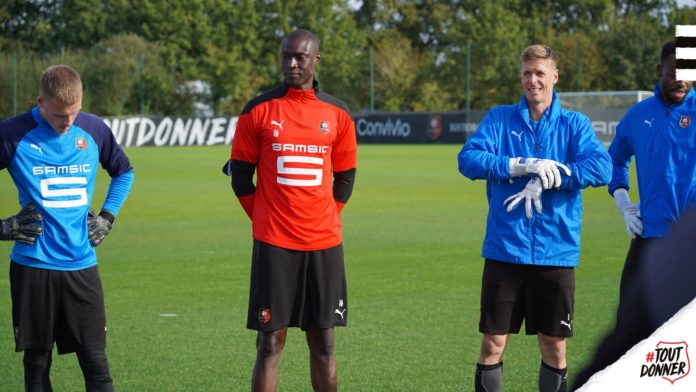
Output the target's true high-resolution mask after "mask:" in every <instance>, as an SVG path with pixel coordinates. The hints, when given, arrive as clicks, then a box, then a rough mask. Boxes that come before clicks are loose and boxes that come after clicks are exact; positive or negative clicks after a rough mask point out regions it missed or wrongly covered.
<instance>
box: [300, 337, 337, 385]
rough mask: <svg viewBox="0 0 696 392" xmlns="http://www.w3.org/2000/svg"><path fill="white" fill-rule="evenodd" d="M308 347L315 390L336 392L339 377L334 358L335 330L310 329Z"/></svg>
mask: <svg viewBox="0 0 696 392" xmlns="http://www.w3.org/2000/svg"><path fill="white" fill-rule="evenodd" d="M307 345H308V346H309V357H310V360H309V368H310V373H311V375H312V386H313V387H314V390H315V391H320V392H335V391H336V389H337V385H338V376H337V373H336V358H335V357H334V330H333V328H315V327H310V328H308V329H307Z"/></svg>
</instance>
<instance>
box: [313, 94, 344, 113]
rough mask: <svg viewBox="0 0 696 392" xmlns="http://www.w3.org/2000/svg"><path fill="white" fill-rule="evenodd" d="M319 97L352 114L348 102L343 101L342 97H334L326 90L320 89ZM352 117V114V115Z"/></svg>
mask: <svg viewBox="0 0 696 392" xmlns="http://www.w3.org/2000/svg"><path fill="white" fill-rule="evenodd" d="M316 96H317V99H318V100H320V101H322V102H326V103H328V104H329V105H333V106H336V107H337V108H339V109H341V110H343V111H344V112H346V113H348V115H349V116H350V108H349V107H348V104H346V103H345V102H343V101H341V100H340V99H338V98H336V97H334V96H333V95H329V94H327V93H325V92H324V91H318V92H317V93H316ZM351 117H352V116H351Z"/></svg>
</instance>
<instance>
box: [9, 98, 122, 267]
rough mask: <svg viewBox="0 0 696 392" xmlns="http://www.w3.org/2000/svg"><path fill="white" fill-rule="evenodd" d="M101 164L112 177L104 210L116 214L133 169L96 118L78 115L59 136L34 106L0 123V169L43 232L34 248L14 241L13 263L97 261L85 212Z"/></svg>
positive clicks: (59, 264)
mask: <svg viewBox="0 0 696 392" xmlns="http://www.w3.org/2000/svg"><path fill="white" fill-rule="evenodd" d="M100 164H101V166H102V167H103V168H104V169H106V171H107V172H108V173H109V175H110V176H111V177H112V180H111V184H110V186H109V191H108V193H107V196H106V200H105V202H104V206H103V209H104V210H107V211H109V212H111V213H112V214H113V215H114V216H116V215H118V212H119V209H120V208H121V206H122V205H123V202H124V201H125V199H126V197H127V195H128V193H129V191H130V188H131V185H132V183H133V169H132V168H131V165H130V162H129V160H128V158H127V157H126V155H125V153H124V152H123V150H122V149H121V147H120V146H119V145H118V143H117V142H116V139H115V138H114V135H113V133H112V132H111V129H109V127H108V126H107V125H106V124H105V123H104V122H103V121H102V120H101V119H99V118H98V117H96V116H94V115H91V114H88V113H79V114H78V115H77V117H76V118H75V122H74V123H73V125H72V126H71V127H70V128H69V129H68V130H67V131H66V132H65V133H64V134H62V135H58V134H56V133H55V131H54V130H53V129H52V128H51V126H50V125H49V124H48V123H47V122H46V121H45V120H44V119H43V118H42V117H41V115H40V114H39V108H38V107H36V108H34V109H32V110H30V111H28V112H26V113H24V114H20V115H19V116H17V117H13V118H11V119H8V120H5V121H2V122H0V170H1V169H5V168H7V169H8V171H9V172H10V176H11V177H12V180H13V181H14V183H15V185H16V187H17V192H18V194H19V204H20V205H21V206H22V207H24V206H26V205H27V204H30V203H31V204H33V205H34V206H36V211H38V212H40V213H41V214H42V215H43V221H42V226H43V233H42V234H41V235H40V236H39V237H38V238H37V240H36V243H35V244H33V245H30V244H25V243H22V242H15V245H14V247H13V248H12V254H11V258H12V260H13V261H14V262H17V263H19V264H22V265H26V266H29V267H34V268H45V269H54V270H64V271H74V270H80V269H84V268H89V267H91V266H94V265H95V264H96V263H97V256H96V254H95V252H94V248H92V246H91V245H90V243H89V238H88V236H87V212H88V211H89V207H90V204H91V202H92V193H93V191H94V184H95V179H96V176H97V171H98V170H99V165H100ZM97 210H98V209H97Z"/></svg>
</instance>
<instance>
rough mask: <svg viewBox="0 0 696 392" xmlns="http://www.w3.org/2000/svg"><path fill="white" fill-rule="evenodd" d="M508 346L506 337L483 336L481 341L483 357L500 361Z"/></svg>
mask: <svg viewBox="0 0 696 392" xmlns="http://www.w3.org/2000/svg"><path fill="white" fill-rule="evenodd" d="M506 344H507V338H506V336H505V335H483V339H482V340H481V357H482V358H490V359H500V357H501V356H502V355H503V352H504V351H505V345H506ZM495 362H497V361H495Z"/></svg>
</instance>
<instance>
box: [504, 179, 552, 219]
mask: <svg viewBox="0 0 696 392" xmlns="http://www.w3.org/2000/svg"><path fill="white" fill-rule="evenodd" d="M543 191H544V189H543V186H542V185H541V179H539V177H534V178H532V179H531V180H529V182H528V183H527V185H526V186H525V187H524V189H522V190H521V191H520V192H518V193H516V194H514V195H512V196H510V197H508V198H507V199H505V201H504V202H503V205H504V206H505V205H507V212H510V211H512V210H513V209H514V208H515V207H517V205H518V204H519V203H520V202H521V201H522V200H524V210H525V212H526V214H527V218H528V219H532V203H534V208H535V209H536V212H537V213H538V214H541V192H543ZM508 203H509V204H508Z"/></svg>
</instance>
